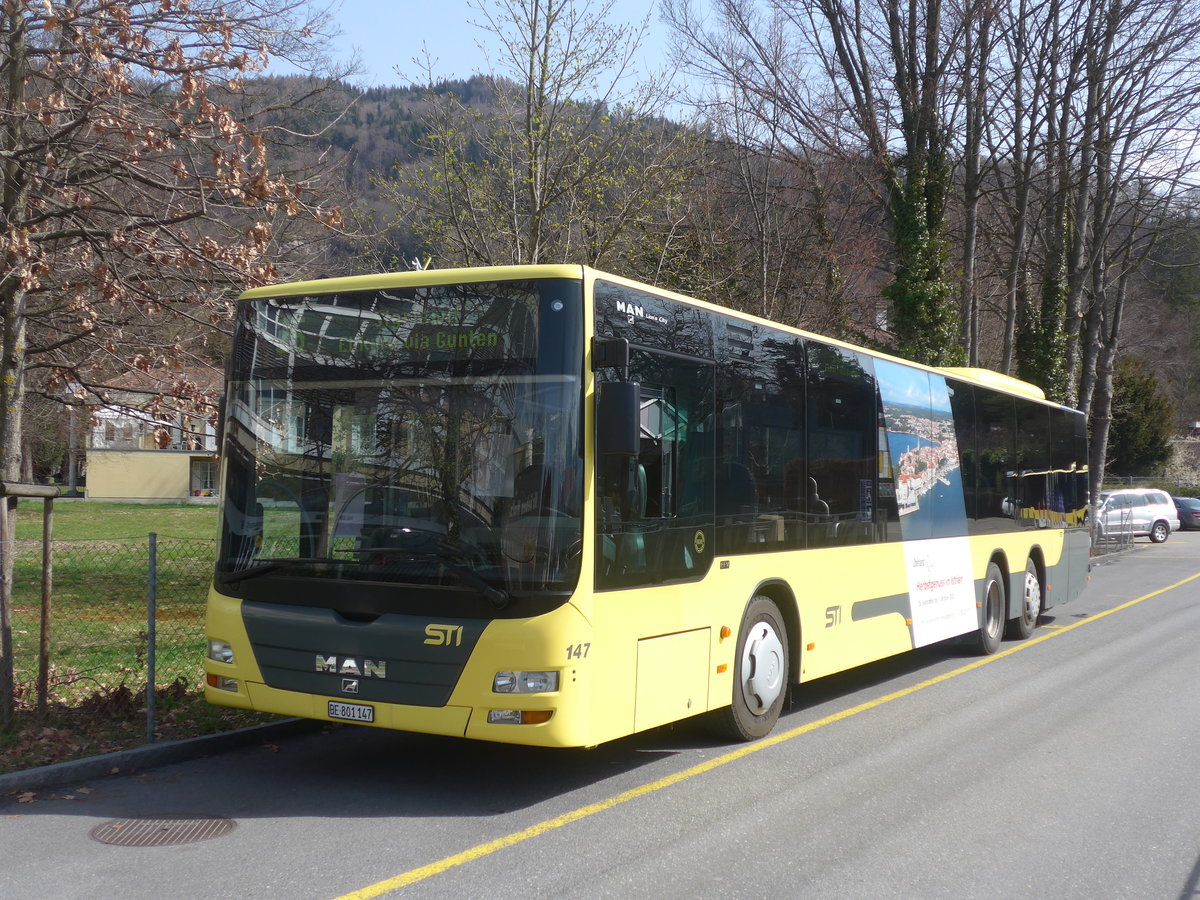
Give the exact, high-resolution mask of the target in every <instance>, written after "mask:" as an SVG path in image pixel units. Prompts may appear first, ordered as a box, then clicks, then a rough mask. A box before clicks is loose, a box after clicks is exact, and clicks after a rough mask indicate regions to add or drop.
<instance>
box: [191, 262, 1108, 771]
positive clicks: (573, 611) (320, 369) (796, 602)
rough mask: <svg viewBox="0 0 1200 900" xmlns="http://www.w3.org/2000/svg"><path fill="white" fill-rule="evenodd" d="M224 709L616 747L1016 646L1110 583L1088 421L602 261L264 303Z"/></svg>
mask: <svg viewBox="0 0 1200 900" xmlns="http://www.w3.org/2000/svg"><path fill="white" fill-rule="evenodd" d="M223 434H224V436H223V443H222V457H221V466H222V469H221V472H222V474H221V478H222V483H221V504H222V507H221V509H222V514H221V548H220V557H219V560H218V562H217V566H216V573H215V579H214V583H213V586H212V590H211V592H210V595H209V600H208V616H207V637H208V650H207V658H206V660H205V669H206V675H207V687H206V695H207V697H208V699H209V701H210V702H212V703H216V704H220V705H224V706H234V707H241V708H245V709H256V710H263V711H267V712H273V713H282V714H285V715H292V716H303V717H309V718H313V719H321V720H332V721H348V722H357V723H363V724H367V725H373V726H376V727H381V728H394V729H403V730H406V731H413V732H424V733H430V734H441V735H456V736H460V737H467V738H475V739H481V740H490V741H501V742H508V743H519V744H529V745H540V746H551V747H589V746H594V745H597V744H600V743H603V742H605V741H610V740H613V739H614V738H619V737H622V736H624V735H629V734H632V733H634V732H638V731H643V730H645V729H649V728H654V727H656V726H660V725H663V724H665V723H668V722H673V721H677V720H680V719H683V718H686V717H690V716H697V715H702V714H703V715H706V716H707V717H708V718H709V719H710V720H711V722H712V724H713V725H714V726H716V727H717V728H718V729H719V730H720V731H721V732H722V733H724V734H726V735H728V736H729V737H731V738H733V739H741V740H750V739H755V738H758V737H761V736H763V735H765V734H767V733H768V732H769V731H770V730H771V728H772V727H773V726H774V725H775V723H776V721H777V719H778V717H779V715H780V710H781V708H782V707H783V705H784V704H785V702H786V700H787V698H788V696H789V692H790V691H791V690H792V688H793V686H794V685H797V684H802V683H804V682H807V681H810V680H812V679H814V678H820V677H821V676H823V675H828V674H830V673H833V672H840V671H843V670H846V669H849V668H851V667H853V666H858V665H862V664H864V663H867V662H870V661H873V660H878V659H881V658H883V657H887V656H891V655H893V654H898V653H902V652H904V651H907V650H911V649H913V648H915V647H922V646H926V645H929V644H932V643H935V642H939V641H946V640H950V639H956V638H957V639H963V638H964V636H965V639H967V640H970V641H973V642H975V643H976V644H977V645H978V647H979V649H980V651H981V652H983V653H991V652H994V651H995V650H996V649H997V648H998V647H999V645H1000V641H1001V639H1002V637H1004V635H1005V633H1006V632H1007V634H1008V635H1009V636H1010V637H1015V638H1021V637H1025V636H1028V635H1029V633H1030V632H1031V631H1032V629H1033V628H1034V627H1035V626H1036V625H1037V622H1038V617H1039V615H1041V613H1042V612H1043V611H1044V610H1046V609H1047V608H1049V607H1050V606H1052V605H1056V604H1061V603H1063V602H1066V601H1068V600H1070V599H1071V598H1072V597H1074V596H1076V595H1077V594H1078V593H1079V591H1080V590H1081V589H1082V588H1083V586H1084V584H1085V583H1086V581H1087V578H1088V570H1089V553H1090V549H1089V536H1088V506H1087V503H1088V484H1087V480H1088V479H1087V463H1086V460H1087V440H1086V427H1085V422H1084V419H1083V416H1082V415H1081V414H1079V413H1078V412H1075V411H1072V410H1070V409H1067V408H1064V407H1061V406H1057V405H1055V404H1052V403H1048V402H1046V400H1045V399H1044V397H1043V395H1042V394H1041V392H1040V391H1039V390H1038V389H1037V388H1034V387H1032V386H1031V385H1028V384H1024V383H1023V382H1020V381H1016V380H1014V379H1011V378H1007V377H1005V376H1002V375H998V374H996V373H993V372H986V371H982V370H967V369H957V370H949V369H935V368H929V367H926V366H920V365H914V364H912V363H907V362H904V361H901V360H899V359H896V358H893V357H889V356H886V355H883V354H880V353H876V352H872V351H869V350H865V349H863V348H860V347H855V346H852V345H849V344H846V343H843V342H840V341H835V340H830V339H827V338H822V337H819V336H816V335H813V334H808V333H805V332H802V331H798V330H796V329H792V328H787V327H784V326H781V325H778V324H775V323H772V322H769V321H765V320H763V319H758V318H754V317H752V316H749V315H746V314H744V313H740V312H735V311H733V310H728V309H722V308H720V307H719V306H715V305H712V304H708V303H703V302H700V301H697V300H694V299H689V298H688V297H685V296H681V295H679V294H674V293H671V292H669V291H665V290H661V289H658V288H653V287H648V286H645V285H642V284H638V283H636V282H633V281H629V280H626V279H623V278H618V277H615V276H612V275H607V274H604V273H602V272H598V271H595V270H592V269H589V268H585V267H580V266H568V265H552V266H514V267H497V268H474V269H447V270H433V271H418V272H404V273H397V274H381V275H369V276H360V277H353V278H339V279H329V280H323V281H310V282H301V283H294V284H283V285H277V286H274V287H266V288H260V289H256V290H252V291H249V292H247V293H246V294H244V295H243V297H242V298H241V301H240V304H239V311H238V325H237V330H236V336H235V338H234V346H233V351H232V358H231V360H230V365H229V376H228V384H227V387H226V396H225V411H224V415H223Z"/></svg>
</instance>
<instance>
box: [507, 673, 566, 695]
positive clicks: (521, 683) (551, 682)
mask: <svg viewBox="0 0 1200 900" xmlns="http://www.w3.org/2000/svg"><path fill="white" fill-rule="evenodd" d="M557 690H558V672H497V673H496V677H495V678H493V679H492V692H493V693H496V694H552V693H554V692H555V691H557Z"/></svg>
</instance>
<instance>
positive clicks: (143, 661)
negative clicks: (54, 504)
mask: <svg viewBox="0 0 1200 900" xmlns="http://www.w3.org/2000/svg"><path fill="white" fill-rule="evenodd" d="M9 549H10V552H12V553H13V558H14V565H13V592H12V639H13V652H12V658H13V669H14V693H15V696H16V701H17V704H18V707H19V708H21V709H24V710H39V711H44V710H45V709H46V708H47V707H55V706H60V707H61V706H70V707H79V706H85V705H87V704H89V703H91V704H93V705H95V706H97V707H103V706H104V703H105V701H106V700H108V699H111V698H112V697H113V696H116V695H120V696H124V697H127V698H130V699H131V700H133V701H136V704H137V705H138V706H144V707H145V709H146V712H147V726H146V727H147V735H148V737H150V738H151V739H152V738H153V735H154V731H155V721H154V715H155V698H156V696H157V695H160V694H163V693H164V692H170V691H172V690H174V691H176V692H195V691H196V690H198V689H199V687H200V686H201V681H202V679H203V677H204V676H203V662H202V660H203V655H204V608H205V599H206V597H207V591H208V585H209V582H210V580H211V578H212V566H213V557H214V554H215V549H216V548H215V542H214V541H212V540H196V539H174V538H160V537H156V536H155V535H149V536H147V538H145V539H142V540H138V541H107V540H96V541H70V542H58V541H56V542H55V543H54V552H53V592H52V597H51V600H50V607H49V609H48V610H46V611H45V612H46V613H48V615H45V614H44V611H43V600H42V542H41V541H40V540H32V541H16V542H14V543H13V544H11V545H10V548H9ZM151 683H153V685H154V690H149V689H148V686H149V685H150V684H151Z"/></svg>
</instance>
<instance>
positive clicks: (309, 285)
mask: <svg viewBox="0 0 1200 900" xmlns="http://www.w3.org/2000/svg"><path fill="white" fill-rule="evenodd" d="M583 272H584V267H583V266H575V265H545V266H472V267H470V268H459V269H415V270H413V271H409V272H383V273H379V274H373V275H347V276H345V277H342V278H319V279H315V280H312V281H291V282H284V283H281V284H271V285H267V286H266V287H260V288H251V289H250V290H248V291H246V292H245V293H243V294H242V295H241V297H240V298H239V299H241V300H261V299H264V298H268V297H303V296H305V295H306V294H338V293H343V292H349V291H378V290H383V289H386V288H392V287H424V286H426V285H435V284H446V283H454V282H460V281H516V280H518V279H525V278H573V279H576V280H579V279H581V278H582V277H583Z"/></svg>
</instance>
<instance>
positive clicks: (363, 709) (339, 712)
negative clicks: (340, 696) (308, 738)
mask: <svg viewBox="0 0 1200 900" xmlns="http://www.w3.org/2000/svg"><path fill="white" fill-rule="evenodd" d="M329 718H331V719H345V720H346V721H347V722H374V721H375V707H373V706H367V705H365V704H363V703H342V702H341V701H340V700H330V701H329Z"/></svg>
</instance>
